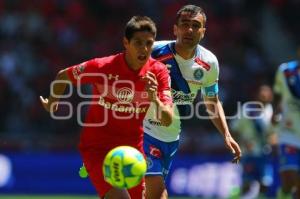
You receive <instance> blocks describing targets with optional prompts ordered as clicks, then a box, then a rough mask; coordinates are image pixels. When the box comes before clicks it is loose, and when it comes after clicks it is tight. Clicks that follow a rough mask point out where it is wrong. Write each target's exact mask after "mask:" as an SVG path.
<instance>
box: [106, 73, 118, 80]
mask: <svg viewBox="0 0 300 199" xmlns="http://www.w3.org/2000/svg"><path fill="white" fill-rule="evenodd" d="M108 79H109V80H112V79H114V80H115V81H117V80H119V75H113V74H108Z"/></svg>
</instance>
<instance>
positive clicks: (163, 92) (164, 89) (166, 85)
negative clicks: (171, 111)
mask: <svg viewBox="0 0 300 199" xmlns="http://www.w3.org/2000/svg"><path fill="white" fill-rule="evenodd" d="M157 63H158V64H160V65H162V66H161V67H160V70H158V72H157V73H156V74H155V75H156V79H157V82H158V97H159V99H160V101H161V102H162V103H163V104H168V105H172V96H171V78H170V75H169V71H168V69H167V67H166V66H165V65H163V64H162V63H159V62H157Z"/></svg>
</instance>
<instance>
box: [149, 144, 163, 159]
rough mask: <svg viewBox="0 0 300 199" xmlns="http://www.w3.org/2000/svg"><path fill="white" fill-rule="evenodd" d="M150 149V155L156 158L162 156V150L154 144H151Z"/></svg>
mask: <svg viewBox="0 0 300 199" xmlns="http://www.w3.org/2000/svg"><path fill="white" fill-rule="evenodd" d="M149 151H150V155H152V156H154V157H156V158H161V157H162V153H161V151H160V150H159V149H158V148H156V147H155V146H153V145H150V146H149Z"/></svg>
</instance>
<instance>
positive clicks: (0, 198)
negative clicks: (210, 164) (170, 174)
mask: <svg viewBox="0 0 300 199" xmlns="http://www.w3.org/2000/svg"><path fill="white" fill-rule="evenodd" d="M0 199H99V198H98V197H96V196H87V195H82V196H78V195H76V196H70V195H60V196H58V195H52V196H49V195H1V194H0ZM169 199H192V198H188V197H170V198H169ZM197 199H200V198H197Z"/></svg>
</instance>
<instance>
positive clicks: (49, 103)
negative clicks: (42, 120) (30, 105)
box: [40, 69, 70, 112]
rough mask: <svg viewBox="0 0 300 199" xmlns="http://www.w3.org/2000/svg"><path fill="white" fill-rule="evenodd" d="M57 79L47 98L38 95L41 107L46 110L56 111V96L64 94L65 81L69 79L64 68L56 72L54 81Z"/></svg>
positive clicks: (57, 99)
mask: <svg viewBox="0 0 300 199" xmlns="http://www.w3.org/2000/svg"><path fill="white" fill-rule="evenodd" d="M57 80H58V81H59V82H58V83H54V84H53V89H52V92H51V93H50V95H49V97H48V98H44V97H42V96H40V100H41V103H42V105H43V107H44V108H45V110H46V111H48V112H55V111H57V106H58V103H57V102H58V101H59V98H58V96H61V95H63V94H64V92H65V89H66V86H67V83H66V82H67V81H70V80H69V78H68V75H67V72H66V69H65V70H61V71H59V72H58V73H57V75H56V78H55V80H54V81H57Z"/></svg>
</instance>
